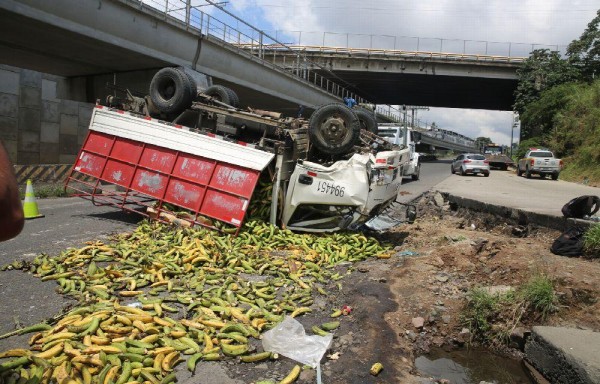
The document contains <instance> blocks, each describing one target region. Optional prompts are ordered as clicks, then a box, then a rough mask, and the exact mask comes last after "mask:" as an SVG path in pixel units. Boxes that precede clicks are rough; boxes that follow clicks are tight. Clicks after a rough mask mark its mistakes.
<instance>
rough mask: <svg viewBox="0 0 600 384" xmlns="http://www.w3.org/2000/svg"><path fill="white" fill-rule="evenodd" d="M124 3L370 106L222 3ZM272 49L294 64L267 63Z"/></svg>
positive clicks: (178, 0) (330, 74)
mask: <svg viewBox="0 0 600 384" xmlns="http://www.w3.org/2000/svg"><path fill="white" fill-rule="evenodd" d="M121 1H122V2H124V3H126V4H128V5H132V6H135V7H138V8H139V9H146V8H148V7H149V8H151V9H152V11H153V12H155V13H158V14H159V17H161V18H163V19H164V20H165V21H169V22H171V23H173V24H176V25H180V26H181V27H182V28H185V29H187V30H188V31H190V32H192V33H199V34H203V35H206V36H209V37H211V38H212V39H213V41H218V42H221V43H224V44H227V45H228V46H229V47H230V48H232V49H237V50H239V51H240V53H242V54H248V53H249V54H251V55H252V56H255V57H256V58H258V59H259V60H262V61H263V62H265V63H269V65H271V66H273V67H275V68H278V69H280V70H284V71H286V72H288V73H291V74H292V75H294V76H295V77H297V78H299V79H301V80H302V81H304V82H306V83H309V84H312V85H314V86H317V87H319V88H321V89H323V90H325V91H326V92H328V93H330V94H332V95H334V96H336V97H338V98H339V99H340V101H341V100H342V99H343V98H345V97H351V98H354V99H355V100H356V101H357V102H358V103H369V101H368V100H367V99H365V98H364V97H361V96H359V95H358V94H356V92H354V91H351V90H350V89H348V88H347V87H345V86H343V85H340V84H343V83H345V81H344V80H343V79H341V78H339V77H338V76H337V75H335V74H334V73H333V72H331V71H329V70H327V69H326V68H324V67H323V66H321V65H320V64H318V63H315V62H311V61H309V60H307V59H306V58H305V57H302V55H301V54H300V52H298V51H295V50H293V49H292V48H289V47H287V46H286V45H285V44H283V43H281V42H279V41H277V39H275V38H273V37H272V36H270V35H269V34H267V33H265V32H264V31H262V30H259V29H257V28H255V27H253V26H252V25H250V24H248V23H247V22H246V21H244V20H242V19H241V18H239V17H237V16H235V15H234V14H232V13H231V12H228V11H227V10H225V9H223V8H222V7H220V6H219V5H218V4H220V3H213V2H212V1H209V0H207V1H206V2H207V3H209V4H206V3H204V2H203V4H200V1H199V0H141V1H140V0H121ZM205 6H208V7H207V8H205V9H206V10H207V12H204V11H201V10H200V9H201V8H202V7H205ZM213 12H218V14H219V17H220V18H221V19H222V20H221V19H219V18H217V17H215V16H214V15H213V14H212V13H213ZM231 25H236V27H232V26H231ZM273 46H277V47H279V49H282V50H286V51H287V53H291V54H292V55H293V56H294V60H292V61H290V60H289V55H287V56H288V60H287V62H284V63H283V64H276V60H277V59H278V58H277V57H276V56H275V55H272V56H273V57H272V58H271V60H270V61H267V60H266V59H265V51H266V47H273ZM324 74H326V75H324Z"/></svg>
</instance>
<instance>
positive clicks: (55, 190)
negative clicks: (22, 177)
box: [19, 184, 70, 200]
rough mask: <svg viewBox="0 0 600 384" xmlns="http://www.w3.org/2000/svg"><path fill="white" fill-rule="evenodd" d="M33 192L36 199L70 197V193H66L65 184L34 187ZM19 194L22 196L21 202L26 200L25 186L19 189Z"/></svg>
mask: <svg viewBox="0 0 600 384" xmlns="http://www.w3.org/2000/svg"><path fill="white" fill-rule="evenodd" d="M33 191H34V194H35V197H36V198H38V199H46V198H49V197H67V196H70V194H69V193H67V192H65V186H64V185H63V184H47V185H34V186H33ZM19 194H20V195H21V200H23V199H24V198H25V186H23V187H22V188H19Z"/></svg>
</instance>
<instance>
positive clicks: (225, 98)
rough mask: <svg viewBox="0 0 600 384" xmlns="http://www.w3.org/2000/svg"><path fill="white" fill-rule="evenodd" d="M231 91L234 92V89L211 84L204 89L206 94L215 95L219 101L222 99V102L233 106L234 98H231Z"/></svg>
mask: <svg viewBox="0 0 600 384" xmlns="http://www.w3.org/2000/svg"><path fill="white" fill-rule="evenodd" d="M231 93H233V91H232V90H231V89H229V88H227V87H224V86H222V85H213V86H210V87H208V88H206V90H205V91H204V94H206V95H208V96H211V97H213V98H214V99H216V100H217V101H220V102H221V103H225V104H227V105H231V106H232V107H233V104H232V103H233V100H231Z"/></svg>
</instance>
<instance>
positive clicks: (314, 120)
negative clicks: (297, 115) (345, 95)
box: [308, 103, 360, 155]
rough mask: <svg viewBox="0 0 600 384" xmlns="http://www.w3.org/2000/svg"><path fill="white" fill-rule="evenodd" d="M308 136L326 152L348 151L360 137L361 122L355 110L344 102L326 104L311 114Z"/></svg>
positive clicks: (316, 145)
mask: <svg viewBox="0 0 600 384" xmlns="http://www.w3.org/2000/svg"><path fill="white" fill-rule="evenodd" d="M308 137H309V139H310V142H311V144H312V145H314V147H315V148H316V149H317V150H318V151H320V152H322V153H324V154H328V155H339V154H343V153H347V152H349V151H350V150H351V149H352V147H353V146H354V145H355V144H356V143H357V142H358V140H359V138H360V122H359V120H358V117H357V116H356V114H355V113H354V111H352V110H351V109H350V108H348V107H346V106H345V105H344V104H339V103H335V104H325V105H322V106H320V107H319V108H317V110H315V111H314V112H313V114H312V115H311V116H310V120H309V121H308Z"/></svg>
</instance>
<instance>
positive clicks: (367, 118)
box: [352, 108, 379, 135]
mask: <svg viewBox="0 0 600 384" xmlns="http://www.w3.org/2000/svg"><path fill="white" fill-rule="evenodd" d="M352 111H354V113H355V114H356V116H357V117H358V121H360V129H366V130H367V131H369V132H371V133H374V134H376V135H377V134H379V129H378V128H377V120H376V119H375V116H373V114H372V113H371V112H369V111H367V110H366V109H363V108H355V109H353V110H352Z"/></svg>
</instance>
